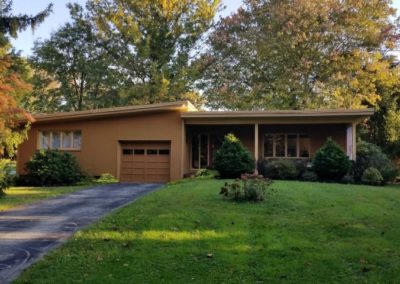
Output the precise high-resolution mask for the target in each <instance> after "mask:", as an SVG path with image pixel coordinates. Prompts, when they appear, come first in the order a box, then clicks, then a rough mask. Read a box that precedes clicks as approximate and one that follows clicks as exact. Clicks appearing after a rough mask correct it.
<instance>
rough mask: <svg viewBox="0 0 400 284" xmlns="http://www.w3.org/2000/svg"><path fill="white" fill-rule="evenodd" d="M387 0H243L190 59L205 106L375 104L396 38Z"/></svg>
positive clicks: (388, 77)
mask: <svg viewBox="0 0 400 284" xmlns="http://www.w3.org/2000/svg"><path fill="white" fill-rule="evenodd" d="M390 4H391V1H389V0H371V1H358V0H347V1H341V0H247V1H245V5H244V8H242V9H239V10H238V11H237V12H236V13H235V14H234V15H232V16H229V17H227V18H224V19H222V20H221V21H220V22H219V23H218V25H217V27H216V29H215V31H214V32H212V33H211V35H210V37H209V45H210V48H209V50H208V52H207V53H206V54H204V55H203V56H202V58H201V60H200V61H199V62H198V63H197V64H199V65H201V66H203V68H204V70H205V73H204V76H203V78H202V80H201V81H200V84H199V87H200V88H202V89H203V90H204V94H205V98H206V99H207V101H208V106H209V107H212V108H226V109H267V108H281V109H283V108H286V109H288V108H289V109H303V108H327V107H329V108H339V107H344V108H361V107H365V106H375V105H376V104H377V102H378V101H379V99H380V94H379V89H378V85H384V86H385V85H390V84H392V82H390V81H391V80H392V79H393V73H392V71H391V69H390V68H391V63H392V61H393V58H392V57H391V56H390V52H389V51H392V50H393V49H394V47H395V46H396V44H397V40H398V30H397V25H396V23H395V22H394V20H392V19H394V18H395V17H396V13H395V9H393V8H392V7H391V6H390Z"/></svg>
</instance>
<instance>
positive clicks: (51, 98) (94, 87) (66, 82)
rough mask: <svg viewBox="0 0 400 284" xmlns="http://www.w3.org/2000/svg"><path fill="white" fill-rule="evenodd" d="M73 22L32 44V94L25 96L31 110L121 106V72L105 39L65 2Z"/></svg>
mask: <svg viewBox="0 0 400 284" xmlns="http://www.w3.org/2000/svg"><path fill="white" fill-rule="evenodd" d="M68 8H69V10H70V14H71V17H72V23H67V24H65V25H64V26H62V27H60V28H59V29H58V30H57V31H56V32H55V33H53V34H52V35H51V37H50V39H46V40H43V41H38V42H36V43H35V46H34V49H33V55H32V56H31V58H30V61H31V63H32V65H33V68H34V71H35V73H34V77H33V79H32V83H33V85H34V90H33V93H31V94H29V95H28V96H26V97H25V99H24V105H25V107H26V108H27V109H29V110H30V111H35V112H53V111H71V110H84V109H96V108H103V107H110V106H115V105H120V104H121V103H122V101H121V98H120V97H119V93H118V91H119V89H120V88H121V82H122V81H123V75H122V74H120V73H121V72H120V71H119V70H118V68H115V62H114V60H113V58H112V56H111V55H110V53H109V51H108V50H107V49H106V47H107V42H105V41H104V40H103V39H102V38H100V37H99V36H98V35H97V34H96V29H95V27H94V26H93V25H92V24H91V22H90V21H89V19H88V15H87V14H85V12H84V10H83V8H82V7H81V6H79V5H78V4H68Z"/></svg>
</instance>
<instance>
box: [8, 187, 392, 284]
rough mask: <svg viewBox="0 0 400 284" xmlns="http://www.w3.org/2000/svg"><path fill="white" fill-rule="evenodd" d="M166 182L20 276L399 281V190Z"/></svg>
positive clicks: (40, 279) (31, 279)
mask: <svg viewBox="0 0 400 284" xmlns="http://www.w3.org/2000/svg"><path fill="white" fill-rule="evenodd" d="M222 183H223V181H216V180H201V181H191V182H184V183H178V184H174V185H170V186H168V187H166V188H165V189H163V190H160V191H158V192H155V193H152V194H150V195H148V196H146V197H144V198H142V199H140V200H139V201H137V202H136V203H133V204H131V205H129V206H128V207H125V208H123V209H121V210H119V211H117V212H116V213H114V214H112V215H109V216H108V217H106V218H105V219H103V220H102V221H100V222H98V223H97V224H95V225H93V226H91V227H90V228H89V229H87V230H84V231H81V232H78V233H77V234H76V235H75V236H74V237H73V238H72V239H70V240H69V241H68V242H67V243H66V244H65V245H64V246H62V247H61V248H59V249H57V250H56V251H54V252H53V253H51V254H49V255H48V256H46V257H45V258H44V259H43V260H42V261H39V262H38V263H36V264H35V265H33V267H31V268H30V269H28V270H27V271H26V272H25V273H23V275H22V276H21V277H20V278H19V279H18V280H17V281H16V282H17V283H71V282H74V283H277V282H279V283H397V282H399V281H400V226H399V222H400V188H399V187H396V186H386V187H368V186H356V185H338V184H319V183H306V182H289V181H278V182H275V183H274V185H273V186H274V187H275V189H276V190H277V191H276V193H275V194H274V195H273V196H271V197H270V198H269V199H268V200H266V201H265V202H262V203H258V204H253V203H234V202H230V201H227V200H224V199H222V198H221V196H219V194H218V192H219V188H220V186H221V185H222Z"/></svg>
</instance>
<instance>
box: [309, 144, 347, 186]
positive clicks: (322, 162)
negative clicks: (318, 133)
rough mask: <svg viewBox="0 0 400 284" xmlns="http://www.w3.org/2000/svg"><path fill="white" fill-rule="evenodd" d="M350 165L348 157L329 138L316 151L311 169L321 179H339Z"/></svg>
mask: <svg viewBox="0 0 400 284" xmlns="http://www.w3.org/2000/svg"><path fill="white" fill-rule="evenodd" d="M350 167H351V162H350V160H349V158H348V157H347V156H346V154H345V153H344V151H343V150H342V148H341V147H340V146H339V145H338V144H336V143H335V142H334V141H333V140H332V139H331V138H328V140H327V141H326V143H325V144H324V145H323V146H322V147H321V148H320V149H319V150H318V151H317V153H316V154H315V157H314V160H313V169H314V171H315V173H316V174H317V175H318V177H319V178H320V179H322V180H340V179H341V178H342V177H343V176H344V175H345V174H347V173H348V171H349V169H350Z"/></svg>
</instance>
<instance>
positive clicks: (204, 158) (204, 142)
mask: <svg viewBox="0 0 400 284" xmlns="http://www.w3.org/2000/svg"><path fill="white" fill-rule="evenodd" d="M207 166H208V135H200V167H201V168H202V169H205V168H207Z"/></svg>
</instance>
